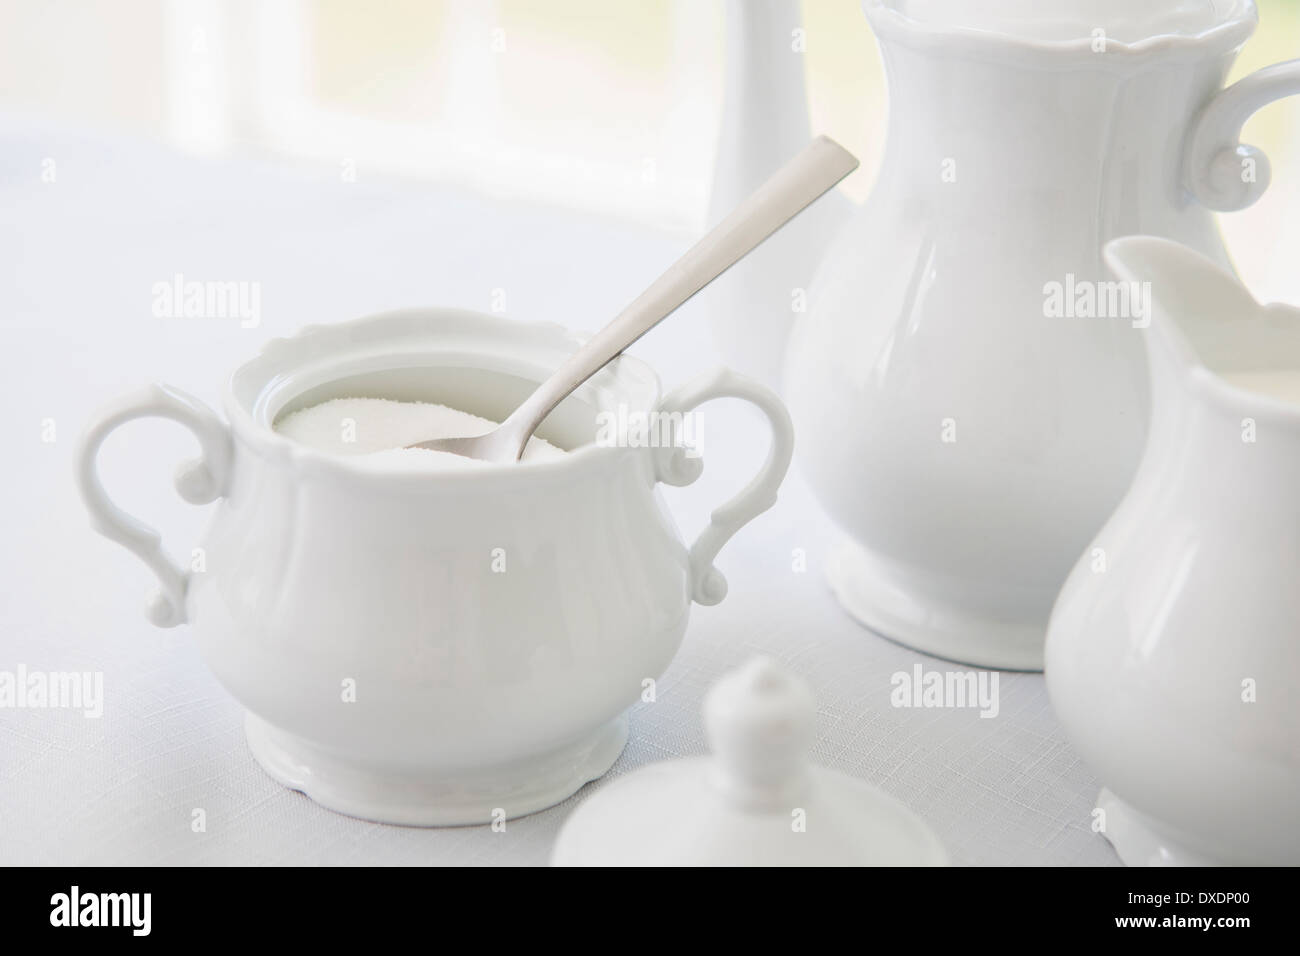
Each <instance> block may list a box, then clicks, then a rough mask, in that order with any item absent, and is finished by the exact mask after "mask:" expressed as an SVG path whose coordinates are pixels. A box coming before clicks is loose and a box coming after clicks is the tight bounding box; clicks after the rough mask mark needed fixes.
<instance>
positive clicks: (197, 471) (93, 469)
mask: <svg viewBox="0 0 1300 956" xmlns="http://www.w3.org/2000/svg"><path fill="white" fill-rule="evenodd" d="M136 418H170V419H171V420H172V421H175V422H180V423H181V424H182V425H184V426H186V427H187V428H189V430H190V431H192V432H194V434H195V436H196V437H197V438H198V440H199V446H200V448H201V449H202V451H203V454H202V456H201V457H199V458H197V459H194V460H192V461H187V462H184V463H182V464H181V466H180V467H179V468H178V469H177V470H176V490H177V491H179V492H180V495H181V497H182V498H184V499H185V500H186V501H188V502H190V503H191V504H196V505H202V504H207V503H208V502H209V501H214V500H215V499H217V498H219V497H221V495H223V494H224V493H225V489H226V478H227V476H228V474H229V471H230V458H231V443H230V433H229V431H227V429H226V426H225V425H224V424H223V423H222V421H221V419H219V418H218V417H217V416H216V414H214V413H213V412H212V410H211V409H209V408H208V407H207V406H206V405H204V404H203V403H202V402H200V401H199V400H198V399H196V398H193V397H192V396H190V395H186V394H185V393H184V392H182V391H179V390H178V389H174V388H171V387H169V386H167V385H151V386H149V387H148V388H145V389H141V390H140V391H138V392H135V393H133V394H131V395H126V396H124V397H122V398H120V399H118V400H117V401H116V402H113V403H112V404H111V405H109V406H108V407H106V408H105V409H104V410H103V411H102V412H101V413H100V415H99V418H97V419H96V420H95V421H94V422H92V423H91V425H90V427H89V428H87V429H86V432H85V434H84V435H82V437H81V444H80V446H79V447H78V449H77V484H78V486H79V487H80V489H81V497H82V498H83V499H84V500H85V502H86V507H87V509H89V511H90V520H91V524H92V525H93V527H94V528H95V530H96V531H98V532H99V533H100V534H102V535H103V536H104V537H106V538H110V539H112V540H113V541H116V542H117V543H118V544H120V545H122V546H123V547H124V548H126V549H127V550H128V551H131V552H133V553H134V554H136V555H138V556H139V558H140V560H141V561H143V562H144V563H145V564H147V565H148V566H149V568H150V570H152V571H153V573H154V574H156V575H157V576H158V583H159V585H160V592H159V593H158V594H157V595H155V596H154V598H153V600H152V601H151V602H150V605H149V612H148V613H149V619H150V620H151V621H152V622H153V623H154V624H156V625H158V626H159V627H175V626H176V625H177V624H183V623H184V622H185V619H186V614H185V591H186V588H187V587H188V585H189V580H190V576H189V574H188V573H186V572H184V571H182V570H181V569H180V568H179V567H177V566H176V565H175V564H174V563H173V562H172V561H171V560H170V559H169V558H168V557H167V556H166V555H165V554H163V550H162V546H161V539H160V538H159V535H158V532H157V531H155V530H154V529H153V528H151V527H149V526H148V525H146V524H144V523H143V522H141V521H139V520H137V519H136V518H133V517H131V516H130V515H129V514H127V513H126V512H125V511H123V510H122V509H121V508H119V507H118V506H117V505H115V504H113V502H112V500H110V499H109V497H108V493H107V492H106V491H105V490H104V486H103V484H101V483H100V480H99V468H98V457H99V446H100V445H102V444H103V443H104V439H105V438H107V437H108V435H109V433H110V432H112V431H113V430H114V429H116V428H117V427H118V426H119V425H122V424H125V423H126V422H129V421H132V420H133V419H136Z"/></svg>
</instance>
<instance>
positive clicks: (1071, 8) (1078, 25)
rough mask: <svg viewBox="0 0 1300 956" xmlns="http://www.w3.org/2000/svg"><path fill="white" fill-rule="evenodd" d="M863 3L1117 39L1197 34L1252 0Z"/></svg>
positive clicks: (889, 10) (906, 13)
mask: <svg viewBox="0 0 1300 956" xmlns="http://www.w3.org/2000/svg"><path fill="white" fill-rule="evenodd" d="M864 5H865V7H866V10H867V14H868V16H874V15H876V14H887V15H894V16H898V17H901V18H904V19H906V20H908V21H910V22H911V23H914V24H918V25H924V26H926V27H929V28H948V29H961V30H972V31H980V32H989V33H997V34H1001V35H1005V36H1012V37H1016V38H1019V39H1021V40H1029V41H1041V42H1064V41H1072V40H1078V39H1080V38H1085V37H1088V36H1090V35H1092V34H1093V31H1096V30H1101V31H1104V33H1105V35H1106V36H1107V37H1109V38H1111V39H1112V40H1116V41H1119V42H1121V43H1136V42H1139V41H1142V40H1146V39H1150V38H1153V37H1170V36H1175V37H1197V36H1201V35H1203V34H1205V33H1207V32H1209V31H1211V30H1214V29H1215V28H1217V27H1220V26H1223V25H1225V24H1228V23H1231V22H1234V21H1239V20H1250V21H1252V22H1253V21H1254V19H1255V17H1256V12H1255V5H1254V2H1253V0H1048V2H1045V0H980V2H979V3H972V2H971V0H865V4H864Z"/></svg>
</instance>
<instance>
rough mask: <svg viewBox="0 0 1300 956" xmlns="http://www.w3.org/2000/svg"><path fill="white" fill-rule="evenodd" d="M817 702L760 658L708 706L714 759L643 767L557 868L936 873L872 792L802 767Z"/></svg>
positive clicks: (594, 804) (911, 824)
mask: <svg viewBox="0 0 1300 956" xmlns="http://www.w3.org/2000/svg"><path fill="white" fill-rule="evenodd" d="M814 711H815V707H814V703H813V698H812V695H811V693H810V692H809V691H808V688H807V686H806V685H805V684H804V683H803V682H802V681H800V680H798V679H797V678H795V677H793V676H791V675H790V674H788V673H786V672H784V671H782V670H781V669H780V668H779V667H778V666H777V665H776V664H775V663H774V662H772V661H771V660H768V659H766V658H756V659H754V660H751V661H750V662H749V663H747V664H745V665H744V666H743V667H741V668H740V669H739V670H737V671H734V672H732V673H731V674H728V675H727V676H725V677H724V678H723V679H722V680H721V681H719V682H718V683H717V684H716V685H715V686H714V687H713V688H712V689H711V690H710V691H709V693H708V695H707V696H706V697H705V701H704V723H705V733H706V736H707V737H708V740H709V745H710V747H711V749H712V750H713V755H712V756H711V757H694V758H687V759H683V760H671V761H666V762H664V763H659V764H652V765H651V766H649V767H645V768H642V769H641V770H637V771H635V772H634V773H631V774H628V775H627V776H626V777H623V778H622V779H621V780H618V781H615V782H614V783H612V784H610V785H608V786H607V787H605V788H604V789H602V790H600V791H598V792H597V793H596V794H595V795H593V796H592V797H591V798H589V799H588V800H586V801H585V802H583V803H582V804H581V805H579V807H578V809H577V810H575V811H574V812H573V814H572V815H571V816H570V817H569V819H568V820H567V821H566V822H565V824H564V827H563V829H562V830H561V831H560V834H559V837H558V838H557V839H556V844H555V850H554V853H553V855H552V858H551V862H552V865H554V866H855V865H861V866H944V865H947V862H948V859H947V855H946V854H945V852H944V849H943V847H942V845H941V844H940V843H939V840H938V838H937V837H936V836H935V835H934V833H933V832H932V831H931V830H930V828H929V827H928V826H926V824H925V823H924V822H923V821H922V820H921V819H920V818H919V817H917V816H916V815H915V814H913V813H912V812H911V811H910V810H908V809H907V808H906V807H904V806H903V805H902V804H900V803H898V802H897V801H895V800H893V799H891V798H890V797H888V796H886V795H885V794H884V793H882V792H881V791H880V790H878V789H877V788H875V787H872V786H871V785H869V784H867V783H865V782H863V781H861V780H857V779H854V778H853V777H849V776H846V775H845V774H842V773H838V772H836V771H833V770H829V769H826V768H824V767H817V766H813V765H810V763H809V760H808V756H809V748H810V746H811V744H812V740H813V718H814Z"/></svg>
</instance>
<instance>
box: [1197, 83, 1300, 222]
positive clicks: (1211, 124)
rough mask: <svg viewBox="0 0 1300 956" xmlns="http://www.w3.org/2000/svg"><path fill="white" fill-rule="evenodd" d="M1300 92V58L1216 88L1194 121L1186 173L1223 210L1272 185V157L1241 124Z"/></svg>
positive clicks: (1246, 203) (1242, 204)
mask: <svg viewBox="0 0 1300 956" xmlns="http://www.w3.org/2000/svg"><path fill="white" fill-rule="evenodd" d="M1293 93H1300V60H1287V61H1286V62H1285V63H1275V64H1274V65H1273V66H1269V67H1265V68H1264V69H1262V70H1258V71H1256V72H1254V73H1252V74H1250V76H1247V77H1245V78H1244V79H1240V80H1238V81H1237V82H1236V83H1233V84H1232V86H1229V87H1228V88H1227V89H1225V90H1222V91H1220V92H1219V93H1217V94H1216V95H1215V96H1214V97H1213V98H1212V99H1211V100H1210V101H1209V103H1207V104H1206V105H1205V107H1204V108H1203V109H1202V110H1201V112H1200V114H1199V115H1198V116H1197V117H1196V119H1195V120H1194V121H1193V122H1192V128H1191V131H1190V135H1189V136H1188V140H1187V152H1186V155H1185V162H1184V167H1183V178H1184V180H1185V182H1186V184H1187V188H1188V189H1190V190H1191V191H1192V194H1193V195H1194V196H1196V198H1197V199H1199V200H1200V201H1201V202H1202V203H1204V204H1205V205H1206V206H1208V207H1209V208H1211V209H1217V210H1218V211H1220V212H1232V211H1233V210H1236V209H1245V208H1246V207H1247V206H1249V205H1250V204H1251V203H1253V202H1254V201H1255V200H1256V199H1258V198H1259V197H1260V196H1261V195H1262V194H1263V192H1264V190H1265V189H1267V188H1268V181H1269V176H1270V167H1269V162H1268V157H1267V156H1265V155H1264V154H1263V153H1262V152H1261V151H1260V150H1259V149H1257V148H1255V147H1254V146H1244V145H1242V143H1241V128H1242V126H1244V125H1245V123H1246V120H1248V119H1250V118H1251V116H1253V115H1254V114H1255V113H1256V112H1258V111H1259V110H1260V109H1261V108H1262V107H1265V106H1267V105H1268V104H1269V103H1272V102H1273V101H1274V100H1277V99H1281V98H1282V97H1284V96H1290V95H1291V94H1293Z"/></svg>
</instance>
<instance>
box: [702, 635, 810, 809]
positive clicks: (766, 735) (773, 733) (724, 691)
mask: <svg viewBox="0 0 1300 956" xmlns="http://www.w3.org/2000/svg"><path fill="white" fill-rule="evenodd" d="M814 714H815V704H814V702H813V696H812V692H811V691H809V689H808V687H807V685H805V684H804V683H803V681H801V680H799V679H797V678H795V677H792V676H791V675H790V674H787V673H786V672H785V671H783V670H781V668H780V667H779V666H777V664H776V662H775V661H773V660H771V659H770V658H767V657H759V658H755V659H753V660H751V661H749V662H748V663H747V664H745V665H744V666H743V667H741V668H740V669H739V670H737V671H734V672H732V673H731V674H728V675H727V676H726V677H724V678H723V679H722V680H720V681H719V682H718V683H717V684H715V685H714V686H713V688H712V689H711V690H710V691H709V692H708V694H707V695H706V696H705V698H704V731H705V735H706V736H707V738H708V741H709V747H710V749H711V750H712V751H713V764H714V774H713V777H714V783H715V784H716V785H717V786H718V787H719V788H721V789H722V791H723V792H724V793H725V794H726V796H727V798H728V799H729V800H732V801H734V802H736V803H738V804H739V805H741V806H743V807H745V808H746V809H752V810H777V809H781V810H785V809H789V807H791V806H793V805H794V804H795V803H797V802H798V800H799V798H800V795H801V794H802V793H803V790H804V787H805V785H806V782H807V766H808V751H809V749H810V747H811V745H812V740H813V718H814Z"/></svg>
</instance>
